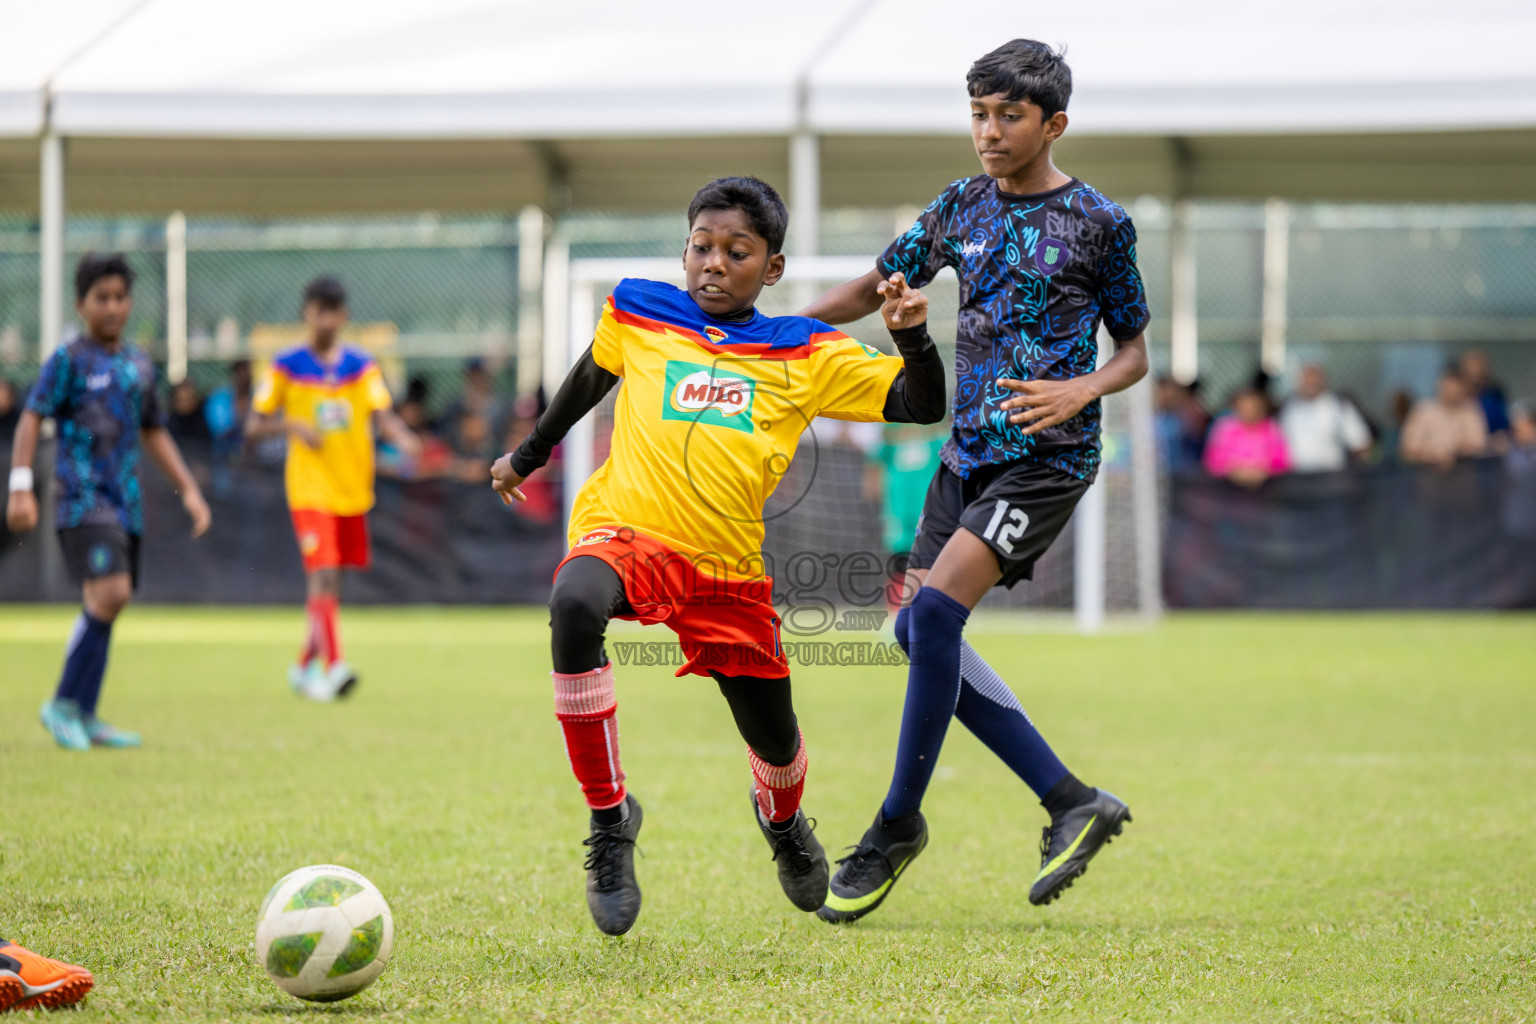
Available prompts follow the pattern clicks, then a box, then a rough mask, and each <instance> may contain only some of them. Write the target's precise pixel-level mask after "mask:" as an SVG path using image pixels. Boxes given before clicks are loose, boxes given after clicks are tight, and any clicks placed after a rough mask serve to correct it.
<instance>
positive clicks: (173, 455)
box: [139, 427, 213, 537]
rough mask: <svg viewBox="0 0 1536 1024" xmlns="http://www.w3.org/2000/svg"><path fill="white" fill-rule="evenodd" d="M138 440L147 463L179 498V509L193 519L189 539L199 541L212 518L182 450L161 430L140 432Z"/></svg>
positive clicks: (168, 432) (150, 428)
mask: <svg viewBox="0 0 1536 1024" xmlns="http://www.w3.org/2000/svg"><path fill="white" fill-rule="evenodd" d="M139 439H140V440H141V441H142V442H143V444H144V451H145V452H146V453H147V454H148V455H149V457H150V460H151V461H153V462H154V464H155V465H156V466H157V467H159V469H160V472H161V473H163V474H165V478H166V479H167V480H169V481H170V482H171V485H172V486H173V487H175V488H176V493H177V494H180V495H181V505H182V507H183V508H185V509H186V510H187V515H188V516H190V517H191V518H192V536H194V537H201V536H202V535H203V534H205V533H207V532H208V524H209V523H211V522H212V521H213V514H212V513H211V512H209V511H208V502H207V501H205V500H204V499H203V491H202V488H200V487H198V486H197V481H196V480H194V479H193V478H192V471H191V470H190V469H188V468H187V464H186V462H185V461H184V460H183V459H182V457H181V449H179V448H177V447H176V442H175V441H174V440H173V439H172V438H171V434H170V431H168V430H166V429H165V428H164V427H147V428H145V429H144V430H141V431H140V432H139Z"/></svg>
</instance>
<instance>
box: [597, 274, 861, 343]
mask: <svg viewBox="0 0 1536 1024" xmlns="http://www.w3.org/2000/svg"><path fill="white" fill-rule="evenodd" d="M613 308H614V312H615V313H618V314H627V316H628V317H631V318H632V317H639V318H641V319H643V320H648V321H652V322H656V323H660V324H665V325H667V326H670V327H673V328H675V329H677V330H679V331H681V332H682V333H685V334H689V335H693V336H694V337H695V338H696V339H697V340H699V341H706V342H707V343H708V344H712V345H726V346H729V345H733V344H742V345H762V346H765V347H766V348H767V350H768V351H775V350H778V349H793V348H799V347H800V346H802V345H805V344H807V343H808V342H809V341H811V340H812V338H813V337H815V336H816V335H821V334H835V333H838V331H837V328H835V327H830V326H828V325H827V324H824V323H822V322H821V321H820V320H812V319H811V318H810V317H804V316H766V315H764V314H763V313H761V312H756V313H754V315H753V317H752V319H751V320H748V321H746V322H745V323H733V322H731V321H728V320H716V319H715V318H714V317H712V316H710V315H709V314H708V313H706V312H704V311H703V310H702V309H700V308H699V304H698V303H697V302H694V301H693V299H692V298H690V297H689V295H688V293H687V292H685V291H683V290H682V289H681V288H678V287H677V286H676V285H670V284H665V283H663V282H660V281H643V280H640V279H638V278H632V277H627V278H625V279H624V280H622V281H620V282H619V284H618V287H616V288H614V290H613ZM620 319H621V320H623V319H625V317H624V316H621V317H620Z"/></svg>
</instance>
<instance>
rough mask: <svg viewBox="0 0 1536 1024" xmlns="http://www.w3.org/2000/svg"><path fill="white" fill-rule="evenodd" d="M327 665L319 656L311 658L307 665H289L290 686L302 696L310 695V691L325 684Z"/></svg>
mask: <svg viewBox="0 0 1536 1024" xmlns="http://www.w3.org/2000/svg"><path fill="white" fill-rule="evenodd" d="M324 676H325V666H324V665H322V664H321V663H320V659H319V658H310V659H309V664H307V665H289V666H288V688H289V689H290V690H292V691H293V692H294V693H296V694H298V695H299V696H300V697H308V696H309V691H310V690H311V689H313V688H315V687H319V686H322V685H323V680H324Z"/></svg>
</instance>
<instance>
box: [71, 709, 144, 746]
mask: <svg viewBox="0 0 1536 1024" xmlns="http://www.w3.org/2000/svg"><path fill="white" fill-rule="evenodd" d="M81 721H82V722H83V723H84V725H85V734H86V736H88V737H90V740H91V746H93V747H117V748H119V749H123V748H127V747H138V746H143V744H144V741H143V739H141V738H140V737H139V734H138V733H136V732H129V731H128V730H127V729H119V728H118V727H117V726H115V725H108V724H107V723H106V722H103V721H102V720H101V719H99V718H97V717H96V716H95V715H82V716H81Z"/></svg>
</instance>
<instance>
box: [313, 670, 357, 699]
mask: <svg viewBox="0 0 1536 1024" xmlns="http://www.w3.org/2000/svg"><path fill="white" fill-rule="evenodd" d="M356 686H357V673H356V672H354V671H353V670H352V668H351V666H349V665H348V664H347V663H346V662H344V661H338V662H336V664H334V665H332V666H331V667H330V668H328V669H326V670H324V671H322V672H318V673H315V674H313V675H311V676H310V677H309V678H307V679H305V681H304V685H303V688H302V689H301V690H300V691H299V692H300V693H301V694H302V695H303V696H305V697H308V698H309V699H310V700H317V701H333V700H340V699H341V698H343V697H345V696H347V695H348V694H350V693H351V692H352V690H353V689H354V688H355V687H356Z"/></svg>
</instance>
